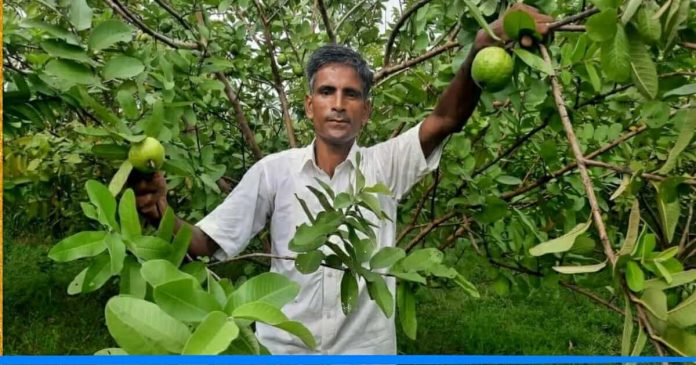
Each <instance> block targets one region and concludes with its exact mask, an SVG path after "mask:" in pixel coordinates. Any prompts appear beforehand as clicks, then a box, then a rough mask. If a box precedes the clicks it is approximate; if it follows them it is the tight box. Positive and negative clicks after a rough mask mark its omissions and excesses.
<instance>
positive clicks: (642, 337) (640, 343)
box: [631, 326, 648, 356]
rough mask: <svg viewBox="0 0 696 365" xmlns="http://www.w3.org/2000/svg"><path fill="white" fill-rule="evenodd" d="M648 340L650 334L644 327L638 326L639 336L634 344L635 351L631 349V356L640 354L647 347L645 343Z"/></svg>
mask: <svg viewBox="0 0 696 365" xmlns="http://www.w3.org/2000/svg"><path fill="white" fill-rule="evenodd" d="M646 342H648V334H647V333H646V332H645V331H643V327H642V326H639V327H638V338H636V343H635V345H633V351H631V356H640V354H641V353H642V352H643V349H644V348H645V343H646Z"/></svg>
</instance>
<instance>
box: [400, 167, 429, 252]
mask: <svg viewBox="0 0 696 365" xmlns="http://www.w3.org/2000/svg"><path fill="white" fill-rule="evenodd" d="M439 180H440V175H439V174H437V175H435V180H434V181H433V183H432V184H431V185H430V186H429V187H428V190H426V191H425V193H423V195H422V196H421V199H420V200H419V201H418V205H417V206H416V209H415V210H414V211H413V219H411V223H409V224H408V225H407V226H406V227H404V229H402V230H401V232H399V235H398V236H397V237H396V241H395V242H396V244H397V245H398V244H399V242H400V241H401V240H402V239H403V238H404V237H405V236H406V235H407V234H409V233H410V232H411V231H412V230H413V229H415V225H416V222H417V221H418V215H419V214H420V212H421V210H423V207H424V206H425V202H426V201H427V200H428V196H429V195H430V193H431V192H432V191H433V190H434V189H435V186H436V185H437V184H438V182H439Z"/></svg>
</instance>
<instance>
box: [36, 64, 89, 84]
mask: <svg viewBox="0 0 696 365" xmlns="http://www.w3.org/2000/svg"><path fill="white" fill-rule="evenodd" d="M44 71H45V72H46V73H47V74H49V75H51V76H53V77H56V78H58V79H61V80H64V81H67V82H69V83H71V84H83V85H92V84H94V83H96V82H97V78H96V77H95V76H94V74H93V73H92V69H90V68H89V67H88V66H85V65H83V64H80V63H77V62H75V61H70V60H61V59H56V60H50V61H48V63H47V64H46V68H45V69H44Z"/></svg>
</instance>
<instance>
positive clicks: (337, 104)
mask: <svg viewBox="0 0 696 365" xmlns="http://www.w3.org/2000/svg"><path fill="white" fill-rule="evenodd" d="M331 109H333V110H335V111H337V112H342V111H345V110H346V106H345V97H344V96H343V93H341V92H337V93H336V94H335V95H334V100H333V106H332V108H331Z"/></svg>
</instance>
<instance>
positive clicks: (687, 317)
mask: <svg viewBox="0 0 696 365" xmlns="http://www.w3.org/2000/svg"><path fill="white" fill-rule="evenodd" d="M667 321H668V322H669V323H671V324H673V325H675V326H677V327H679V328H687V327H690V326H693V325H695V324H696V293H694V294H691V296H689V297H688V298H686V299H684V300H683V301H682V302H681V303H679V305H677V306H676V307H674V308H673V309H672V310H670V311H669V312H667Z"/></svg>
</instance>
